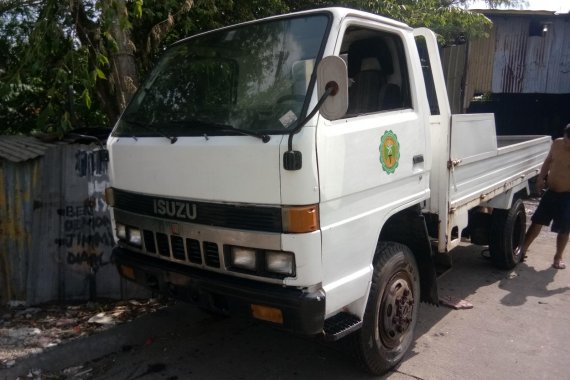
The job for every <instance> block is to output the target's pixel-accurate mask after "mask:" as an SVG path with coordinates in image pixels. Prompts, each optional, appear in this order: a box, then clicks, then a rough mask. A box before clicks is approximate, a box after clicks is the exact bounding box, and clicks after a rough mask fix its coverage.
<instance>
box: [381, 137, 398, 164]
mask: <svg viewBox="0 0 570 380" xmlns="http://www.w3.org/2000/svg"><path fill="white" fill-rule="evenodd" d="M399 161H400V143H399V142H398V136H396V134H395V133H394V132H392V131H386V132H384V134H383V135H382V139H381V140H380V163H381V164H382V169H383V170H384V171H385V172H386V173H388V174H391V173H394V172H395V171H396V168H397V167H398V162H399Z"/></svg>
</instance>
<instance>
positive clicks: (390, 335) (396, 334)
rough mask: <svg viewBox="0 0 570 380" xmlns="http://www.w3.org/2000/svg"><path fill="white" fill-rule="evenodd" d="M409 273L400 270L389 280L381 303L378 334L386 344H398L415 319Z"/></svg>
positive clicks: (387, 345) (391, 345) (388, 345)
mask: <svg viewBox="0 0 570 380" xmlns="http://www.w3.org/2000/svg"><path fill="white" fill-rule="evenodd" d="M412 284H413V282H412V278H411V276H410V274H409V273H407V272H404V271H400V272H398V273H396V274H394V276H392V278H391V279H390V281H388V284H387V285H386V290H385V292H384V295H383V297H382V302H381V303H380V313H379V315H378V330H379V331H378V335H379V337H380V340H381V341H382V343H383V344H384V346H386V347H388V348H393V347H396V346H398V345H399V344H400V343H401V341H402V339H403V337H404V336H405V335H406V334H407V333H408V331H409V329H410V326H411V325H412V321H413V314H414V292H413V285H412Z"/></svg>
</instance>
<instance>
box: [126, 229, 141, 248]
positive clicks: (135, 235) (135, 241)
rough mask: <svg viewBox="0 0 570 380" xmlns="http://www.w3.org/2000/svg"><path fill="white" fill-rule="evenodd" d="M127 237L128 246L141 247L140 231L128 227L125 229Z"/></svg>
mask: <svg viewBox="0 0 570 380" xmlns="http://www.w3.org/2000/svg"><path fill="white" fill-rule="evenodd" d="M127 235H128V236H129V244H132V245H136V246H137V247H141V246H142V235H141V230H139V229H138V228H132V227H129V228H127Z"/></svg>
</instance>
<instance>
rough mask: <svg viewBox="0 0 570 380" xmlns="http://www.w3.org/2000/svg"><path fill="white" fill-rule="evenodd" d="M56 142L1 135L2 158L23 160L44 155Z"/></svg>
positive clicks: (13, 160)
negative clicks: (50, 142)
mask: <svg viewBox="0 0 570 380" xmlns="http://www.w3.org/2000/svg"><path fill="white" fill-rule="evenodd" d="M53 146H54V144H49V143H44V142H41V141H40V140H38V139H36V138H35V137H28V136H0V158H3V159H6V160H8V161H12V162H23V161H27V160H32V159H34V158H36V157H39V156H43V155H44V154H45V152H46V151H47V150H48V149H49V148H51V147H53Z"/></svg>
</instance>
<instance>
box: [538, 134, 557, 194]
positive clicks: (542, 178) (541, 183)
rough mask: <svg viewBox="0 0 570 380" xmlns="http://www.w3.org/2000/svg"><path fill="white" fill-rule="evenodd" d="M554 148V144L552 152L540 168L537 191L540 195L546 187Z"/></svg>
mask: <svg viewBox="0 0 570 380" xmlns="http://www.w3.org/2000/svg"><path fill="white" fill-rule="evenodd" d="M553 148H554V144H553V145H552V146H551V147H550V152H548V156H546V159H545V160H544V162H543V163H542V167H541V168H540V172H539V173H538V177H536V190H537V191H538V192H539V193H540V192H541V191H542V190H543V189H544V188H545V187H546V176H547V175H548V172H549V171H550V164H552V149H553Z"/></svg>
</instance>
